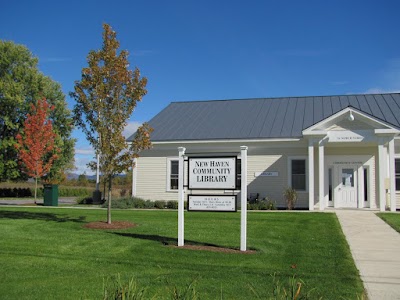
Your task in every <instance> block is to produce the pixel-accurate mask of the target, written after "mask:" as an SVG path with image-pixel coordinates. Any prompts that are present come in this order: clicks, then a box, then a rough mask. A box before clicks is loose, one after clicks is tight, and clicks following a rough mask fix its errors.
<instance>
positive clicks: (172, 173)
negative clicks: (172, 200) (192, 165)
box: [168, 160, 179, 191]
mask: <svg viewBox="0 0 400 300" xmlns="http://www.w3.org/2000/svg"><path fill="white" fill-rule="evenodd" d="M168 175H169V190H172V191H176V190H178V183H179V160H170V161H169V174H168Z"/></svg>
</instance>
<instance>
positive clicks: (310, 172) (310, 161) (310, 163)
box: [308, 139, 315, 210]
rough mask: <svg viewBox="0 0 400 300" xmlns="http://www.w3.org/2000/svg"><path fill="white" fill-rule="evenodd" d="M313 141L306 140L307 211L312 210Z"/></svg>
mask: <svg viewBox="0 0 400 300" xmlns="http://www.w3.org/2000/svg"><path fill="white" fill-rule="evenodd" d="M314 205H315V203H314V140H313V139H309V140H308V209H309V210H314Z"/></svg>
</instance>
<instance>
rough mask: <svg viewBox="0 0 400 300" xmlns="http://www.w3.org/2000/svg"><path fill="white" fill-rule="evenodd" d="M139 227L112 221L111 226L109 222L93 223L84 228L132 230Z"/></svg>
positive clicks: (126, 222)
mask: <svg viewBox="0 0 400 300" xmlns="http://www.w3.org/2000/svg"><path fill="white" fill-rule="evenodd" d="M136 226H137V225H136V224H135V223H131V222H128V221H112V222H111V224H108V223H107V222H101V221H99V222H91V223H87V224H85V225H84V226H83V227H85V228H90V229H103V230H104V229H125V228H131V227H136Z"/></svg>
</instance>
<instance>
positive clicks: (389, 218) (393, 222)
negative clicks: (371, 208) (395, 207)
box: [377, 213, 400, 232]
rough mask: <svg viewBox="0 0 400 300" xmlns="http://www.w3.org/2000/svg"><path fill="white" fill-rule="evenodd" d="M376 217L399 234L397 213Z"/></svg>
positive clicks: (399, 224)
mask: <svg viewBox="0 0 400 300" xmlns="http://www.w3.org/2000/svg"><path fill="white" fill-rule="evenodd" d="M377 215H378V217H380V218H381V219H382V220H383V221H385V222H386V223H388V224H389V225H390V226H392V227H393V228H394V229H395V230H397V231H398V232H400V214H398V213H378V214H377Z"/></svg>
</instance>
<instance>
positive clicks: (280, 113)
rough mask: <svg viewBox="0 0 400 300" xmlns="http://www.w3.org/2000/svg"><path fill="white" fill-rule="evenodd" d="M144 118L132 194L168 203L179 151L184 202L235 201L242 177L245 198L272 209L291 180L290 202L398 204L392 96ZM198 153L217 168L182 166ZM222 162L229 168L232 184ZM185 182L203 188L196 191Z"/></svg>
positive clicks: (222, 104) (210, 107)
mask: <svg viewBox="0 0 400 300" xmlns="http://www.w3.org/2000/svg"><path fill="white" fill-rule="evenodd" d="M149 124H150V126H151V127H152V128H153V129H154V131H153V133H152V135H151V141H152V143H153V147H152V149H150V150H146V151H143V152H142V153H141V154H140V157H139V158H137V159H136V161H135V168H134V171H133V185H132V186H133V187H132V195H133V196H136V197H140V198H143V199H150V200H178V178H179V170H180V168H179V163H178V148H180V149H185V153H184V157H185V160H184V165H183V173H184V176H183V178H184V185H183V186H184V193H185V197H186V198H185V199H189V197H190V196H192V197H195V196H196V195H214V196H215V195H221V196H232V197H233V196H234V197H235V199H236V197H237V199H240V197H239V196H238V195H239V194H240V186H241V185H240V181H241V179H242V178H245V179H247V198H251V197H253V196H254V195H258V197H259V198H265V197H268V199H270V200H272V201H273V202H274V203H275V204H276V206H277V207H282V208H284V207H286V203H285V200H284V197H283V192H284V190H285V189H287V188H288V187H291V188H293V189H295V190H296V191H297V194H298V197H299V199H298V202H297V204H296V208H299V209H309V210H314V209H318V210H324V209H326V208H329V207H332V208H354V209H357V208H358V209H379V210H381V211H384V210H391V211H395V210H396V208H399V209H400V137H399V134H400V94H398V93H388V94H360V95H343V96H340V95H339V96H319V97H316V96H314V97H287V98H257V99H239V100H215V101H189V102H173V103H171V104H169V105H168V106H167V107H166V108H165V109H164V110H162V111H161V112H160V113H158V114H157V115H156V116H155V117H154V118H152V119H151V120H150V121H149ZM133 137H134V135H133V136H131V137H130V138H128V141H131V140H132V139H133ZM241 146H247V148H246V149H247V160H246V162H247V163H246V165H247V166H246V167H247V168H246V169H247V172H246V175H247V176H241V172H240V170H241V168H240V165H241ZM207 157H213V158H218V157H221V158H223V159H219V160H216V162H211V163H212V164H215V166H217V164H218V168H209V169H204V168H203V169H196V168H191V167H190V162H191V158H202V159H204V158H207ZM202 163H205V161H202V160H201V159H198V160H196V164H202ZM208 163H210V162H208ZM229 164H235V165H236V168H234V171H235V172H236V174H235V180H233V181H232V179H231V177H230V176H229V175H231V174H230V172H231V169H228V168H227V166H228V165H229ZM213 167H214V165H213ZM181 170H182V169H181ZM189 170H190V171H189ZM215 172H217V173H215ZM192 173H193V174H192ZM192 177H193V178H195V179H193V178H192ZM246 177H247V178H246ZM194 180H198V181H203V183H204V181H209V182H210V188H209V189H202V190H197V189H196V184H195V182H194ZM224 180H225V181H226V180H230V183H229V185H226V188H223V189H215V190H213V188H212V187H213V185H212V184H211V183H212V182H215V181H224ZM234 181H235V182H234ZM201 186H203V187H204V186H205V185H204V184H202V185H201Z"/></svg>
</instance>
